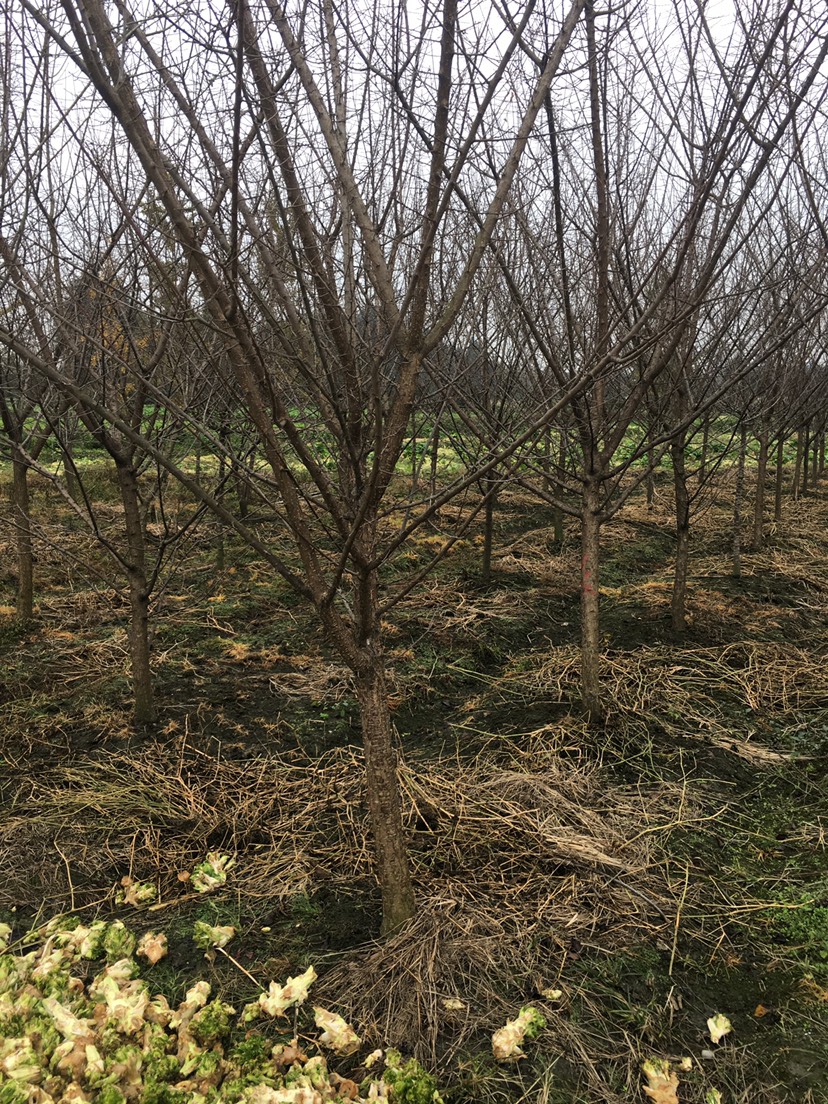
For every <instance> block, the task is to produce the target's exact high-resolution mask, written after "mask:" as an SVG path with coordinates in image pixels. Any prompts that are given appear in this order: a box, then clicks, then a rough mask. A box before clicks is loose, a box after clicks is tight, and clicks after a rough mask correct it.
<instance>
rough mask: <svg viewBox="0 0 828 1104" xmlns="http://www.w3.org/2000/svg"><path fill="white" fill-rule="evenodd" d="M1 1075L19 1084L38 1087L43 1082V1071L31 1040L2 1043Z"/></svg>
mask: <svg viewBox="0 0 828 1104" xmlns="http://www.w3.org/2000/svg"><path fill="white" fill-rule="evenodd" d="M0 1073H2V1074H5V1076H6V1077H7V1078H8V1079H9V1080H10V1081H16V1082H17V1083H18V1084H26V1085H36V1084H37V1083H38V1082H39V1081H40V1080H41V1078H42V1076H43V1071H42V1070H41V1068H40V1062H39V1061H38V1058H37V1055H36V1054H35V1051H34V1047H33V1046H32V1043H31V1040H30V1039H6V1040H4V1041H3V1042H0ZM0 1091H1V1090H0ZM11 1099H14V1098H13V1097H12V1098H11ZM23 1099H25V1097H24V1098H23Z"/></svg>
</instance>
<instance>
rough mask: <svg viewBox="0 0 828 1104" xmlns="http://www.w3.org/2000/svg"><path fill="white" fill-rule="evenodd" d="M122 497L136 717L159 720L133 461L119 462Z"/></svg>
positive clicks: (142, 721)
mask: <svg viewBox="0 0 828 1104" xmlns="http://www.w3.org/2000/svg"><path fill="white" fill-rule="evenodd" d="M116 471H117V473H118V485H119V487H120V490H121V501H122V502H123V504H124V524H125V528H126V538H127V553H128V561H129V562H128V566H127V569H126V574H127V581H128V583H129V605H130V623H129V646H130V656H131V659H132V691H133V696H134V699H135V720H136V722H137V723H138V724H152V723H154V721H155V700H154V694H153V686H152V668H151V667H150V649H149V587H148V586H147V573H146V548H145V543H144V526H143V523H142V520H141V500H140V496H139V493H138V479H137V476H136V473H135V469H134V468H133V467H132V466H131V465H129V464H116Z"/></svg>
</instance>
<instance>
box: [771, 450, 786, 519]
mask: <svg viewBox="0 0 828 1104" xmlns="http://www.w3.org/2000/svg"><path fill="white" fill-rule="evenodd" d="M784 488H785V433H784V431H781V432H780V433H779V436H778V437H777V438H776V487H775V489H774V495H773V520H774V521H781V520H782V491H783V490H784Z"/></svg>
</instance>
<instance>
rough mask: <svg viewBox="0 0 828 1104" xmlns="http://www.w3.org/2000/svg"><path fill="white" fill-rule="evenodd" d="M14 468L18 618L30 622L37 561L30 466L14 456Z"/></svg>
mask: <svg viewBox="0 0 828 1104" xmlns="http://www.w3.org/2000/svg"><path fill="white" fill-rule="evenodd" d="M12 469H13V476H12V478H13V482H12V505H13V513H14V528H15V541H16V546H17V603H16V604H17V616H18V618H19V619H20V620H21V621H30V620H31V619H32V617H33V616H34V559H33V556H32V519H31V513H30V509H29V466H28V464H26V462H25V461H24V460H22V459H21V458H20V457H19V456H18V455H15V457H14V459H13V461H12Z"/></svg>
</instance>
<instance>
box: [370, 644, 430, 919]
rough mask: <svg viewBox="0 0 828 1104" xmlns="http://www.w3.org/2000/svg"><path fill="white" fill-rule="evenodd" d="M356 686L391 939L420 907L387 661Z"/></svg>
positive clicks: (375, 666) (379, 873) (378, 659)
mask: <svg viewBox="0 0 828 1104" xmlns="http://www.w3.org/2000/svg"><path fill="white" fill-rule="evenodd" d="M355 681H356V694H357V701H358V702H359V711H360V719H361V722H362V739H363V744H364V747H365V781H366V787H367V792H368V811H369V815H370V818H371V831H372V833H373V836H374V847H375V854H376V860H377V876H378V879H379V883H380V888H381V890H382V934H383V935H387V934H388V933H389V932H392V931H394V930H395V929H396V928H398V927H399V926H400V925H401V924H404V923H405V921H406V920H410V919H411V917H412V916H413V915H414V908H415V902H414V890H413V888H412V885H411V875H410V872H409V869H408V848H407V846H406V840H405V832H404V830H403V823H402V805H401V801H400V782H399V776H398V773H397V755H396V752H395V750H394V745H393V742H392V739H391V713H390V711H389V708H388V691H387V689H386V686H385V670H384V665H383V661H382V657H381V656H379V655H378V656H376V658H375V661H374V664H373V665H372V667H371V668H370V670H368V671H366V672H363V673H361V674H360V675H358V676H357V678H356V680H355Z"/></svg>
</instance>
